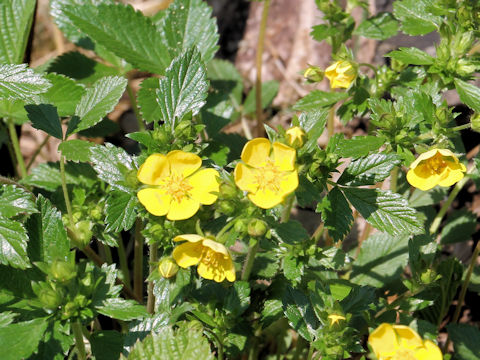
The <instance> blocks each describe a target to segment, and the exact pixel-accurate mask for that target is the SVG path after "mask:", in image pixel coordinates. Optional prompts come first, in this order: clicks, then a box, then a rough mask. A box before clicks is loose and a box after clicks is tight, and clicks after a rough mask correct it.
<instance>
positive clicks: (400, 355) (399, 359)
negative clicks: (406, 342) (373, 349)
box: [392, 348, 417, 360]
mask: <svg viewBox="0 0 480 360" xmlns="http://www.w3.org/2000/svg"><path fill="white" fill-rule="evenodd" d="M392 360H417V357H416V356H415V352H414V351H413V350H410V349H405V348H400V349H398V350H397V351H396V353H395V355H393V356H392Z"/></svg>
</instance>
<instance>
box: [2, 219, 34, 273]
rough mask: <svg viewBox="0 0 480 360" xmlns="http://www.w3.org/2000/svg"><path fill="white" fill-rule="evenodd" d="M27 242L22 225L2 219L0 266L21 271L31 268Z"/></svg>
mask: <svg viewBox="0 0 480 360" xmlns="http://www.w3.org/2000/svg"><path fill="white" fill-rule="evenodd" d="M27 242H28V237H27V234H26V232H25V229H24V228H23V226H22V224H20V223H18V222H16V221H13V220H10V219H6V218H4V217H0V264H4V265H10V266H12V267H14V268H19V269H25V268H27V267H30V262H29V260H28V256H27Z"/></svg>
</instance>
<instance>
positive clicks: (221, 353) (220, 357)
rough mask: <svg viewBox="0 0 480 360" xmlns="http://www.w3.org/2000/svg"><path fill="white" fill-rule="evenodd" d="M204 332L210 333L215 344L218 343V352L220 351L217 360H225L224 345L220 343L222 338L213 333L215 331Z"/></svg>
mask: <svg viewBox="0 0 480 360" xmlns="http://www.w3.org/2000/svg"><path fill="white" fill-rule="evenodd" d="M204 331H206V332H208V333H209V334H210V335H212V336H213V337H214V339H215V342H216V343H217V350H218V354H217V360H223V344H222V342H221V341H220V338H219V337H218V335H217V334H215V332H213V330H210V329H208V328H205V330H204Z"/></svg>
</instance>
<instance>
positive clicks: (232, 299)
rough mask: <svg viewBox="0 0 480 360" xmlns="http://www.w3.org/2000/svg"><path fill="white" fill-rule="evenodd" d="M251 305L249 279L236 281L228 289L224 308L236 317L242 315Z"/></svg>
mask: <svg viewBox="0 0 480 360" xmlns="http://www.w3.org/2000/svg"><path fill="white" fill-rule="evenodd" d="M249 306H250V285H249V284H248V281H235V283H234V284H233V286H231V287H230V288H229V289H228V293H227V296H226V297H225V300H224V309H225V310H226V311H227V312H229V313H231V314H232V315H233V316H234V317H238V316H240V315H241V314H242V313H243V312H244V311H245V310H247V308H248V307H249Z"/></svg>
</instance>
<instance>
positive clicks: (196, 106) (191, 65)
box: [156, 49, 208, 128]
mask: <svg viewBox="0 0 480 360" xmlns="http://www.w3.org/2000/svg"><path fill="white" fill-rule="evenodd" d="M159 85H160V86H159V89H157V91H156V94H157V102H158V104H159V105H160V112H161V114H162V120H163V121H165V122H166V123H168V124H171V125H172V128H175V124H176V119H178V120H181V119H182V118H183V117H184V116H185V115H186V114H188V113H189V112H190V111H191V112H192V114H193V115H196V114H197V113H198V112H199V111H200V108H201V107H202V106H203V105H204V104H205V99H206V97H207V90H208V81H207V74H206V71H205V67H204V66H203V64H202V62H201V59H200V53H199V52H198V51H197V50H195V49H192V50H188V51H187V52H185V53H184V54H183V55H181V56H179V57H177V58H175V59H174V60H173V61H172V64H171V65H170V66H169V67H168V69H167V71H166V73H165V77H164V78H163V79H161V80H160V84H159Z"/></svg>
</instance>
